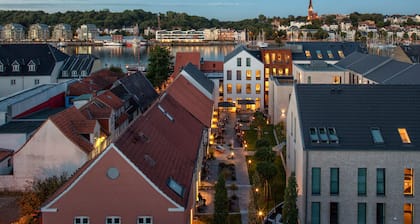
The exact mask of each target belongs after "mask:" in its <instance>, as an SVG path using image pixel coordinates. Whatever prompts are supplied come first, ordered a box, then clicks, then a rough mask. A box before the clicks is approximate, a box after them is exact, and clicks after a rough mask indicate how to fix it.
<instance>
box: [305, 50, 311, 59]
mask: <svg viewBox="0 0 420 224" xmlns="http://www.w3.org/2000/svg"><path fill="white" fill-rule="evenodd" d="M305 55H306V58H310V57H311V52H310V51H308V50H306V51H305Z"/></svg>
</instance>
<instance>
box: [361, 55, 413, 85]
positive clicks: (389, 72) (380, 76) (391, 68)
mask: <svg viewBox="0 0 420 224" xmlns="http://www.w3.org/2000/svg"><path fill="white" fill-rule="evenodd" d="M410 66H411V64H408V63H405V62H400V61H395V60H390V61H388V62H387V63H385V64H383V65H382V66H379V68H377V69H375V70H374V71H372V72H369V73H368V74H366V76H365V77H366V78H368V79H370V80H373V81H375V82H377V83H384V81H385V80H387V79H389V78H390V77H392V76H394V75H395V74H397V73H399V72H401V71H403V70H405V69H407V68H408V67H410Z"/></svg>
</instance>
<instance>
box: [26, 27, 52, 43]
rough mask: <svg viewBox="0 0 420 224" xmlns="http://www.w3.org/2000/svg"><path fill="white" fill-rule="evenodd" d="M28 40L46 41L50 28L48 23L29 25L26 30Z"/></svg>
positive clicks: (48, 37)
mask: <svg viewBox="0 0 420 224" xmlns="http://www.w3.org/2000/svg"><path fill="white" fill-rule="evenodd" d="M28 37H29V40H34V41H46V40H48V39H50V30H49V27H48V25H46V24H42V23H37V24H32V25H31V26H29V31H28Z"/></svg>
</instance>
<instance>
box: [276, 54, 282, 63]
mask: <svg viewBox="0 0 420 224" xmlns="http://www.w3.org/2000/svg"><path fill="white" fill-rule="evenodd" d="M281 56H282V55H281V54H280V53H278V54H277V61H280V62H281V61H282V57H281Z"/></svg>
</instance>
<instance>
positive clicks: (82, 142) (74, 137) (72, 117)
mask: <svg viewBox="0 0 420 224" xmlns="http://www.w3.org/2000/svg"><path fill="white" fill-rule="evenodd" d="M49 119H50V120H51V121H52V122H53V123H54V124H55V125H56V126H57V127H58V128H59V129H60V130H61V131H62V132H63V134H64V135H65V136H67V138H68V139H69V140H71V141H72V142H73V143H75V144H76V145H78V146H79V147H80V148H81V149H82V150H83V151H85V152H86V153H90V152H91V151H92V150H93V145H92V144H91V143H90V142H89V140H88V139H86V138H85V137H83V136H82V135H81V134H88V130H92V121H90V120H89V119H87V118H86V117H85V116H83V115H82V113H81V112H80V111H79V110H78V109H76V107H70V108H68V109H66V110H63V111H61V112H60V113H57V114H55V115H53V116H51V117H50V118H49ZM94 122H95V121H94Z"/></svg>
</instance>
